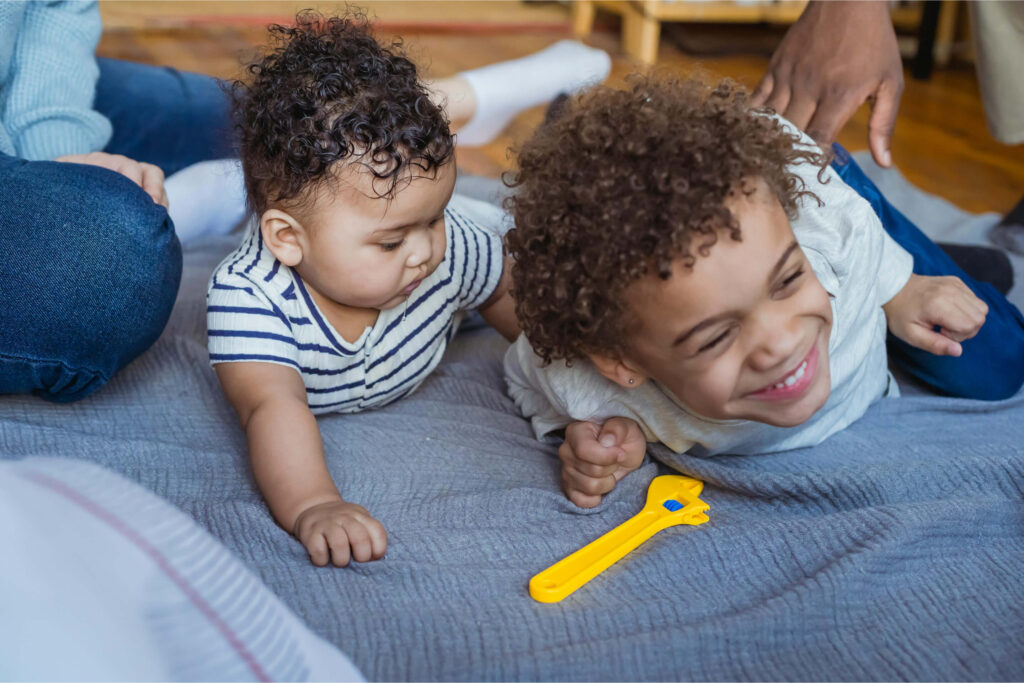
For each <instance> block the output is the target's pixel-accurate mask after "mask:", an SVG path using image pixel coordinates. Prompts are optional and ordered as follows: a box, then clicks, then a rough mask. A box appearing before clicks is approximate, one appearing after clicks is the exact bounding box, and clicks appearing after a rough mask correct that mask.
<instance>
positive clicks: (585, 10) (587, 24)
mask: <svg viewBox="0 0 1024 683" xmlns="http://www.w3.org/2000/svg"><path fill="white" fill-rule="evenodd" d="M593 30H594V0H573V3H572V35H573V36H574V37H576V38H586V37H587V36H589V35H590V32H591V31H593Z"/></svg>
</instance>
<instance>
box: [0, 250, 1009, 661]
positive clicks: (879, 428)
mask: <svg viewBox="0 0 1024 683" xmlns="http://www.w3.org/2000/svg"><path fill="white" fill-rule="evenodd" d="M236 239H237V237H230V238H224V239H219V240H215V241H210V242H206V243H204V244H201V245H198V246H197V247H194V248H191V249H189V250H187V251H186V256H185V274H184V280H183V285H182V289H181V292H180V294H179V298H178V302H177V306H176V308H175V311H174V314H173V317H172V320H171V323H170V325H169V327H168V329H167V330H166V332H165V333H164V335H163V336H162V337H161V339H160V340H159V341H158V342H157V344H156V346H155V347H154V348H153V349H151V350H150V351H149V352H148V353H146V354H145V355H144V356H143V357H141V358H140V359H138V360H137V361H135V362H134V363H132V364H131V365H130V366H129V367H128V368H127V369H126V370H125V371H123V372H122V373H121V374H120V375H119V376H118V377H117V378H116V379H115V380H114V381H113V382H112V383H111V384H110V385H109V386H108V387H106V388H105V389H103V390H102V391H100V392H99V393H98V394H96V395H94V396H93V397H91V398H89V399H88V400H86V401H83V402H80V403H77V404H72V405H51V404H46V403H43V402H41V401H38V400H36V399H33V398H28V397H3V398H0V453H2V457H3V458H11V459H17V458H24V457H27V456H37V455H39V456H62V457H68V458H76V459H82V460H87V461H91V462H95V463H98V464H100V465H103V466H105V467H107V468H110V469H112V470H114V471H117V472H120V473H121V474H124V475H126V476H127V477H128V478H130V479H132V480H134V481H136V482H139V483H140V484H142V485H143V486H144V487H146V488H148V489H150V490H151V491H153V492H155V493H156V494H158V495H160V496H161V497H163V498H165V499H166V500H168V501H170V502H171V503H173V504H175V505H177V506H178V507H179V508H181V509H182V510H184V511H185V512H186V513H187V514H189V515H191V516H192V517H194V518H195V519H196V520H197V521H198V522H199V523H200V525H202V526H203V527H205V528H206V529H207V530H209V531H210V532H211V533H212V534H213V535H214V536H216V537H217V538H219V539H220V540H221V541H222V542H223V543H224V544H225V545H226V546H227V547H228V548H229V549H231V550H232V551H233V552H234V553H236V554H237V556H238V557H239V558H241V560H242V561H243V562H244V563H245V564H246V565H248V566H249V567H250V568H251V569H252V570H253V571H254V572H255V573H256V574H257V575H258V576H260V577H261V578H262V579H263V581H264V582H265V583H266V584H267V585H268V586H269V587H270V588H271V589H272V590H273V591H274V592H275V593H276V594H277V595H278V596H279V597H280V598H281V599H282V600H283V601H284V602H285V603H287V605H288V606H290V607H291V608H292V609H293V610H294V611H295V612H296V613H297V614H298V615H299V616H300V617H301V618H303V619H305V620H306V622H307V623H308V624H309V626H310V627H311V628H312V629H313V630H314V631H315V632H317V633H318V634H319V635H321V636H323V637H324V638H325V639H327V640H328V641H330V642H333V643H334V644H336V645H337V646H338V647H339V648H340V649H341V650H342V651H343V652H345V653H347V654H348V655H349V656H350V657H351V658H352V660H353V661H354V663H355V664H356V666H358V667H359V668H360V669H361V670H362V672H363V673H364V674H365V675H366V676H367V678H369V679H371V680H677V679H694V680H707V679H714V680H733V679H735V680H751V679H753V680H771V679H786V680H811V679H813V680H837V679H860V680H869V679H885V680H898V679H931V680H963V679H975V680H977V679H986V680H1014V679H1015V680H1019V679H1021V678H1024V580H1022V576H1024V573H1022V567H1024V397H1022V396H1020V395H1018V396H1017V397H1016V398H1014V399H1011V400H1009V401H1005V402H1002V403H981V402H974V401H965V400H952V399H945V398H938V397H934V396H928V395H911V396H906V397H904V398H900V399H893V400H883V401H881V402H880V403H878V404H876V405H875V406H874V407H873V408H872V409H871V410H870V411H869V412H868V414H867V415H866V416H865V417H864V418H863V419H862V420H860V421H859V422H857V423H856V424H854V425H853V426H852V427H851V428H850V429H848V430H847V431H845V432H843V433H841V434H839V435H837V436H835V437H833V438H831V439H830V440H829V441H827V442H826V443H824V444H822V445H820V446H818V447H815V448H811V449H805V450H799V451H793V452H789V453H784V454H773V455H763V456H746V457H738V456H720V457H717V458H714V459H698V458H693V457H686V456H678V457H675V458H674V461H675V463H676V465H677V466H678V468H679V469H680V470H682V471H683V472H685V473H687V474H691V475H693V476H695V477H697V478H700V479H702V480H704V481H705V482H706V484H707V485H706V488H705V491H704V493H703V494H702V498H703V500H705V501H706V502H707V503H709V504H710V506H711V509H710V511H709V515H710V518H711V521H710V522H708V523H707V524H704V525H701V526H697V527H674V528H670V529H667V530H665V531H662V532H660V533H659V534H657V535H656V536H655V537H653V538H652V539H651V540H650V541H648V542H647V543H646V544H645V545H643V546H641V547H640V548H639V549H638V550H637V551H635V552H634V553H632V554H631V555H630V556H628V558H627V559H626V560H624V561H623V562H620V563H618V564H616V565H614V566H613V567H611V568H610V569H609V570H607V571H606V572H604V573H603V574H601V575H600V576H598V577H597V578H595V579H594V580H593V581H591V582H590V583H588V584H587V585H585V586H584V587H583V588H581V589H580V590H578V591H577V592H576V593H574V594H573V595H571V596H570V597H569V598H567V599H566V600H565V601H563V602H561V603H558V604H553V605H551V604H540V603H537V602H534V601H533V600H532V599H531V598H530V597H529V595H528V593H527V589H526V586H527V582H528V580H529V578H530V577H531V576H532V575H533V574H535V573H536V572H538V571H540V570H542V569H544V568H546V567H547V566H549V565H550V564H552V563H553V562H555V561H556V560H558V559H560V558H562V557H563V556H565V555H566V554H568V553H569V552H571V551H573V550H575V549H577V548H579V547H581V546H582V545H584V544H585V543H587V542H589V541H590V540H592V539H594V538H596V537H597V536H599V535H601V534H602V533H604V532H605V531H606V530H608V529H610V528H611V527H613V526H615V525H617V524H619V523H620V522H622V521H624V520H625V519H627V518H628V517H630V516H632V515H633V514H635V513H636V512H637V511H639V509H640V507H641V506H642V503H643V499H644V494H645V490H646V487H647V484H648V483H649V482H650V480H651V478H652V477H654V476H655V475H656V474H662V473H668V472H669V471H670V470H668V469H667V468H665V467H664V466H663V465H659V464H656V463H655V462H654V461H650V462H648V463H647V464H645V465H644V466H643V467H642V468H641V469H640V470H639V471H638V472H636V473H634V474H632V475H630V476H629V477H627V478H626V479H625V480H624V481H623V482H621V484H620V485H619V487H618V488H617V489H616V490H615V491H614V492H613V493H612V494H611V495H610V496H608V497H607V499H606V500H605V501H604V503H602V505H601V506H600V507H599V508H597V509H595V510H592V511H586V512H584V511H581V510H579V509H577V508H575V507H574V506H573V505H572V504H571V503H569V502H568V501H567V500H566V499H565V498H564V497H563V496H562V494H561V493H560V492H559V489H558V461H557V459H556V458H555V457H554V454H555V448H554V446H552V445H550V444H541V443H538V442H536V441H535V440H534V438H533V436H532V434H531V430H530V428H529V425H528V424H527V422H526V421H525V420H523V419H521V418H520V417H519V416H518V415H517V414H516V411H515V409H514V406H513V404H512V402H511V400H510V399H509V398H508V397H507V396H506V395H505V391H504V383H503V379H502V376H501V363H500V361H501V357H502V354H503V352H504V349H505V348H506V343H505V342H504V341H503V340H502V339H501V338H500V337H499V336H498V335H496V334H495V333H493V332H492V331H490V330H487V329H475V330H469V331H463V332H461V333H460V334H459V336H458V337H457V338H456V341H455V343H454V344H453V345H452V347H451V348H450V350H449V353H448V354H447V356H446V358H445V360H444V362H443V363H442V365H441V366H440V367H439V369H438V370H437V372H436V373H435V374H434V375H432V376H431V377H430V378H429V379H428V380H427V381H426V382H425V383H424V384H423V386H422V387H421V388H420V389H419V390H418V391H417V392H415V393H414V394H413V395H412V396H410V397H409V398H407V399H406V400H403V401H401V402H399V403H397V404H395V405H392V406H389V407H387V408H385V409H382V410H377V411H373V412H369V413H365V414H360V415H351V416H342V415H334V416H327V417H324V418H321V420H320V425H321V429H322V432H323V435H324V441H325V446H326V451H327V457H328V461H329V465H330V468H331V471H332V473H333V475H334V477H335V479H336V481H337V482H338V484H339V486H340V488H341V490H342V491H343V493H344V494H345V496H346V497H347V498H348V499H350V500H353V501H357V502H359V503H362V504H364V505H365V506H366V507H367V508H369V510H370V511H371V513H372V514H374V515H375V516H376V517H377V518H378V519H380V520H381V521H382V522H383V523H384V525H385V526H386V527H387V529H388V532H389V547H388V554H387V557H386V558H385V559H384V560H383V561H380V562H375V563H369V564H365V565H357V566H354V567H352V568H349V569H334V568H316V567H314V566H312V565H311V564H310V563H309V561H308V559H307V556H306V554H305V552H304V550H303V548H302V547H301V546H300V544H299V543H298V542H297V541H295V540H294V539H292V537H291V536H290V535H289V534H288V533H286V532H284V531H283V530H281V529H279V528H278V527H277V526H275V524H274V523H273V521H272V520H271V518H270V515H269V514H268V512H267V510H266V508H265V506H264V504H263V503H262V501H261V499H260V497H259V494H258V492H257V490H256V488H255V486H254V484H253V480H252V478H251V476H250V474H249V471H248V467H247V462H246V455H245V441H244V437H243V434H242V432H241V430H240V428H239V427H238V425H237V422H236V420H235V417H234V414H233V413H232V411H231V408H230V407H229V406H228V404H227V403H226V402H225V401H224V399H223V398H222V397H221V393H220V391H219V388H218V386H217V381H216V378H215V376H214V374H213V372H212V371H211V369H210V368H209V366H208V364H207V356H206V344H205V316H204V295H205V289H206V281H207V278H208V276H209V274H210V272H211V271H212V270H213V268H214V266H215V265H216V264H217V262H218V261H219V259H220V258H222V257H223V255H225V254H226V253H227V252H228V251H230V249H231V248H232V247H233V246H234V245H235V243H236ZM652 453H655V454H657V452H656V451H652Z"/></svg>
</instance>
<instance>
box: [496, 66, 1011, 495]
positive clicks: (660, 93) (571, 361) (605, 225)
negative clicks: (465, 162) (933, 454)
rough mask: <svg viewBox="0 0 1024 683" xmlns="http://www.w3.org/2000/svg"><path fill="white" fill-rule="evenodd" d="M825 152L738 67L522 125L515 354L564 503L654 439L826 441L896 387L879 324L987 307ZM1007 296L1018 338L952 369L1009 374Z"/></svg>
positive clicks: (967, 320) (752, 446)
mask: <svg viewBox="0 0 1024 683" xmlns="http://www.w3.org/2000/svg"><path fill="white" fill-rule="evenodd" d="M828 161H829V155H827V154H826V153H825V152H823V150H822V149H820V148H819V147H818V146H817V145H815V144H814V143H813V142H812V141H811V140H810V139H809V138H808V137H806V136H804V135H801V134H800V133H799V132H798V131H796V130H795V129H794V128H793V127H792V126H791V125H790V124H788V123H787V122H785V121H784V120H782V119H780V118H778V117H773V116H770V115H767V114H765V113H764V112H752V111H751V110H750V109H749V106H748V104H747V99H746V94H745V93H744V92H743V91H742V90H740V89H738V88H736V87H733V86H732V85H730V84H728V83H723V84H720V85H718V86H717V87H715V88H713V89H710V88H708V87H707V86H706V85H704V84H701V83H698V82H693V81H691V82H678V81H672V80H648V79H643V78H638V79H636V80H634V81H633V82H632V85H631V88H630V89H628V90H625V91H616V90H609V89H597V90H594V91H592V92H590V93H587V94H585V95H583V96H581V97H579V98H577V99H576V100H575V101H573V102H572V103H571V104H570V106H569V107H568V110H567V112H566V113H565V114H564V115H563V116H562V117H561V118H559V119H556V120H554V121H552V122H550V123H549V124H547V125H546V126H545V127H543V128H542V129H541V130H539V131H538V132H537V134H536V135H535V136H534V138H533V139H532V140H530V141H529V142H528V143H526V145H525V146H524V147H523V149H522V151H521V154H520V156H519V167H520V168H519V171H518V174H517V176H516V178H515V181H514V184H515V185H516V186H517V192H516V194H515V195H514V197H513V198H512V199H511V200H509V208H510V209H511V210H512V212H513V216H514V220H515V227H514V229H513V230H511V231H510V232H509V234H508V235H507V237H506V240H507V249H508V252H509V254H510V255H511V256H512V257H513V258H514V263H515V265H514V266H513V268H512V279H513V284H512V293H513V298H514V299H515V301H516V313H517V315H518V317H519V320H520V322H521V324H522V327H523V331H524V336H522V337H520V338H519V339H518V341H517V342H516V343H515V344H514V345H513V346H512V347H511V348H510V349H509V351H508V354H507V355H506V358H505V370H506V376H507V379H508V384H509V389H510V393H511V395H512V397H513V398H514V400H515V402H516V404H517V406H518V407H519V409H520V410H521V411H522V412H523V414H524V415H526V416H527V417H529V418H531V420H532V423H533V427H534V430H535V432H536V434H537V436H538V438H539V437H543V436H545V435H547V434H549V433H551V432H554V431H556V430H560V429H563V428H564V429H565V441H564V443H563V444H562V446H561V447H560V449H559V457H560V459H561V462H562V485H563V489H564V490H565V492H566V494H567V496H568V497H569V498H570V500H572V501H573V502H574V503H576V504H577V505H579V506H582V507H592V506H595V505H597V504H598V503H599V502H600V500H601V497H602V495H604V494H605V493H607V492H608V491H610V490H611V489H612V488H614V486H615V485H616V483H617V482H618V481H619V480H620V479H621V478H622V477H623V476H625V475H626V474H627V473H629V472H630V471H632V470H634V469H636V468H637V467H639V465H640V464H641V462H642V460H643V458H644V453H645V450H646V444H647V442H648V441H658V442H662V443H663V444H665V445H666V446H667V447H668V448H669V449H671V450H672V451H675V452H677V453H683V452H690V453H700V454H709V455H710V454H715V453H722V452H729V453H763V452H771V451H778V450H785V449H792V448H799V447H804V446H811V445H814V444H817V443H819V442H821V441H822V440H824V439H826V438H827V437H828V436H829V435H831V434H834V433H835V432H837V431H839V430H841V429H843V428H845V427H846V426H848V425H849V424H851V423H852V422H854V421H855V420H857V419H858V418H860V417H861V416H862V415H863V414H864V412H865V411H866V410H867V408H868V407H869V406H870V405H871V404H872V403H874V402H875V401H877V400H878V399H880V398H882V397H886V396H897V395H898V391H899V390H898V387H897V385H896V383H895V381H894V379H893V377H892V375H891V374H890V372H889V369H888V365H887V357H886V331H887V329H888V330H889V331H891V333H892V334H893V335H894V336H895V337H896V338H898V339H899V340H903V342H904V343H906V344H908V345H909V346H910V347H916V348H915V351H917V352H919V353H921V354H922V355H925V356H928V355H930V354H938V355H943V356H948V357H957V356H960V355H961V353H963V352H964V346H962V343H963V342H965V340H970V339H971V338H972V337H975V336H976V335H977V334H978V332H979V330H980V329H981V328H982V325H983V323H985V321H986V316H987V315H988V313H989V305H987V304H986V303H985V302H984V301H982V300H981V299H980V298H979V297H978V296H976V295H975V294H974V293H973V292H972V289H971V288H969V287H968V286H967V285H965V284H964V282H963V281H962V280H961V279H960V278H957V277H925V276H921V275H917V274H914V270H915V257H916V256H917V254H916V253H915V255H914V256H912V255H911V254H910V253H908V251H907V250H906V249H904V248H903V247H902V246H900V244H898V243H897V241H895V240H894V239H893V238H892V237H890V235H889V234H887V232H886V230H887V229H888V226H886V228H883V225H882V223H881V222H880V220H879V218H878V216H877V215H876V213H875V211H874V210H873V209H872V205H871V204H869V203H868V202H867V201H865V200H864V199H863V198H862V197H861V196H860V195H858V193H857V192H854V191H853V190H851V189H850V187H848V186H847V184H846V183H845V182H844V181H843V180H842V179H841V178H840V177H839V175H838V174H837V172H836V171H835V170H833V169H832V168H831V167H829V166H828ZM851 163H852V162H851ZM904 220H905V219H904ZM920 237H921V243H922V244H923V243H925V242H927V244H928V245H930V247H928V246H921V247H920V250H921V251H922V253H923V252H925V251H926V250H927V249H929V248H935V245H933V244H931V243H930V242H928V241H927V240H926V239H925V238H923V235H921V236H920ZM903 241H904V243H906V244H908V245H910V240H909V239H904V240H903ZM909 248H912V249H915V250H916V249H918V247H917V246H910V247H909ZM989 289H991V288H989ZM985 291H986V292H987V291H988V290H985ZM992 293H995V290H994V289H993V290H992ZM995 295H996V296H1000V295H998V293H995ZM1000 298H1001V297H1000ZM993 308H994V310H995V306H994V305H993ZM1007 309H1012V311H1011V312H1006V311H1007ZM998 310H999V316H1000V317H1001V319H1000V320H999V321H997V322H996V323H994V324H998V325H1003V324H1007V325H1009V326H1010V327H1011V328H1012V329H1013V330H1016V331H1015V332H1014V333H1013V335H1014V336H1004V338H1003V339H999V338H995V339H993V338H991V337H986V338H985V339H984V340H983V341H980V340H981V337H979V341H978V342H977V343H978V344H984V346H982V347H978V346H975V347H973V349H972V353H971V359H970V362H966V361H967V360H968V359H966V358H963V359H957V360H959V361H964V362H965V364H964V365H963V366H960V367H957V366H952V367H953V368H954V369H953V370H952V371H951V372H953V373H971V372H973V371H974V369H975V368H976V367H978V366H980V365H981V364H983V363H986V362H990V361H988V360H987V359H986V358H985V356H986V355H988V354H989V353H994V354H997V355H998V357H999V358H1010V359H1011V362H1012V363H1013V364H1014V365H1015V366H1016V367H1014V368H1012V369H1011V368H1007V371H1008V372H1012V373H1013V374H1012V375H1011V376H1012V377H1013V379H1010V380H1009V381H1010V382H1012V383H1013V385H1012V386H1011V387H1009V388H1008V389H1007V391H1008V392H1009V393H1013V392H1015V391H1016V390H1017V388H1019V386H1020V382H1021V379H1020V377H1021V372H1020V366H1021V365H1022V363H1021V362H1020V360H1016V361H1012V359H1013V358H1014V356H1013V354H1016V358H1018V359H1020V358H1022V357H1024V335H1022V334H1021V329H1022V325H1021V324H1020V320H1021V318H1020V313H1019V312H1017V311H1016V309H1013V308H1012V306H1010V305H1009V304H1007V303H1006V302H1005V300H1003V301H1002V304H1000V307H999V309H998ZM1004 315H1005V317H1006V319H1005V320H1003V319H1002V317H1003V316H1004ZM1014 316H1015V317H1014ZM1000 329H1002V328H1000ZM972 343H974V342H972ZM999 344H1002V345H1008V346H1009V347H1010V351H1009V352H1008V353H1007V352H1006V351H1005V350H1001V349H997V346H998V345H999ZM965 346H966V345H965ZM922 349H923V350H924V351H920V350H922ZM989 374H992V373H991V372H990V373H989ZM999 391H1001V390H999ZM1007 395H1009V394H1007ZM990 397H996V396H990Z"/></svg>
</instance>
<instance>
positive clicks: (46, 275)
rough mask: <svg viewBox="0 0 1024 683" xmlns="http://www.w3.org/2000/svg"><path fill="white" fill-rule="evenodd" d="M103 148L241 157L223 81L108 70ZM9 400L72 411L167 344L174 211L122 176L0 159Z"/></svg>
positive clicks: (2, 321) (3, 342)
mask: <svg viewBox="0 0 1024 683" xmlns="http://www.w3.org/2000/svg"><path fill="white" fill-rule="evenodd" d="M99 63H100V80H99V83H98V85H97V95H96V101H95V108H96V110H97V111H99V112H101V113H103V114H104V115H105V116H107V117H108V118H109V119H110V120H111V122H112V124H113V128H114V134H113V137H112V138H111V140H110V143H109V145H108V146H107V148H106V149H105V150H104V151H106V152H110V153H112V154H123V155H125V156H127V157H130V158H132V159H135V160H137V161H145V162H149V163H153V164H156V165H158V166H160V167H161V168H162V169H163V170H164V173H166V174H168V175H169V174H171V173H173V172H175V171H177V170H178V169H180V168H183V167H184V166H187V165H189V164H192V163H195V162H198V161H203V160H206V159H214V158H220V157H226V156H231V155H232V150H231V147H230V146H229V145H230V143H229V142H228V141H229V139H230V137H229V135H228V134H227V133H228V132H229V130H230V117H229V113H228V112H229V102H228V98H227V97H226V95H225V94H224V92H223V91H222V90H221V89H220V87H219V84H218V83H217V82H216V81H215V80H214V79H212V78H209V77H207V76H200V75H197V74H184V73H179V72H176V71H174V70H171V69H161V68H157V67H150V66H145V65H141V64H132V63H128V62H119V61H114V60H106V59H101V60H99ZM0 207H3V211H0V302H2V304H0V305H2V306H3V312H2V314H0V316H2V317H0V394H10V393H33V394H36V395H38V396H41V397H43V398H45V399H49V400H52V401H60V402H65V401H74V400H77V399H79V398H82V397H84V396H87V395H89V394H90V393H92V392H94V391H96V390H97V389H99V388H100V387H101V386H103V385H104V384H105V383H106V382H107V381H108V380H109V379H110V378H111V377H112V376H113V375H114V373H116V372H117V371H118V370H120V369H121V368H122V367H124V366H125V365H127V364H128V363H129V362H130V361H131V360H132V359H134V358H136V357H137V356H138V355H139V354H141V353H142V352H143V351H145V350H146V349H147V348H149V347H150V345H152V344H153V342H154V341H156V339H157V337H159V336H160V333H161V331H162V330H163V328H164V325H166V324H167V319H168V318H169V317H170V314H171V308H172V307H173V305H174V299H175V296H176V294H177V291H178V284H179V282H180V280H181V246H180V245H179V243H178V239H177V237H176V236H175V234H174V226H173V225H172V223H171V220H170V219H169V218H168V216H167V211H166V210H165V209H164V208H163V207H162V206H159V205H157V204H155V203H154V202H153V200H152V199H150V197H149V196H148V195H147V194H146V193H145V192H143V191H142V189H141V188H139V187H138V186H137V185H136V184H135V183H133V182H132V181H130V180H128V179H127V178H125V177H124V176H122V175H120V174H118V173H114V172H113V171H108V170H106V169H102V168H99V167H97V166H85V165H79V164H68V163H57V162H52V161H25V160H23V159H18V158H15V157H10V156H6V155H2V154H0Z"/></svg>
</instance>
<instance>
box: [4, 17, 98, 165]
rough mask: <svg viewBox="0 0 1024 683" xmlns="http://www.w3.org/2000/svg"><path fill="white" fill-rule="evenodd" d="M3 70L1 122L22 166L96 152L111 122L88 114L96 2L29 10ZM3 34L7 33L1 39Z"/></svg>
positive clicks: (94, 68) (93, 83)
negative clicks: (36, 161) (5, 76)
mask: <svg viewBox="0 0 1024 683" xmlns="http://www.w3.org/2000/svg"><path fill="white" fill-rule="evenodd" d="M21 19H22V21H21V25H20V27H19V29H18V30H17V35H16V37H15V44H14V49H13V51H12V52H11V54H10V64H9V65H8V70H7V82H6V83H4V84H3V85H4V86H6V87H5V89H6V90H7V92H6V93H5V97H4V101H3V111H2V114H0V121H2V122H3V127H4V129H5V132H6V133H7V135H8V136H9V138H10V140H11V143H12V144H13V146H14V151H15V154H16V155H17V156H19V157H22V158H24V159H30V160H43V159H54V158H56V157H58V156H61V155H64V154H84V153H86V152H94V151H97V150H101V149H103V147H105V146H106V144H107V142H108V141H109V140H110V134H111V126H110V121H108V120H107V119H106V117H104V116H103V115H102V114H100V113H98V112H96V111H94V110H93V108H92V107H93V100H94V99H95V95H96V81H97V80H98V79H99V66H98V65H97V63H96V57H95V50H96V44H97V43H98V42H99V37H100V33H101V31H102V26H101V22H100V14H99V7H98V5H97V4H96V2H81V1H75V0H70V1H67V2H43V1H38V0H37V1H36V2H30V3H27V4H25V5H24V6H23V13H22V17H21ZM5 33H6V31H5Z"/></svg>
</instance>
